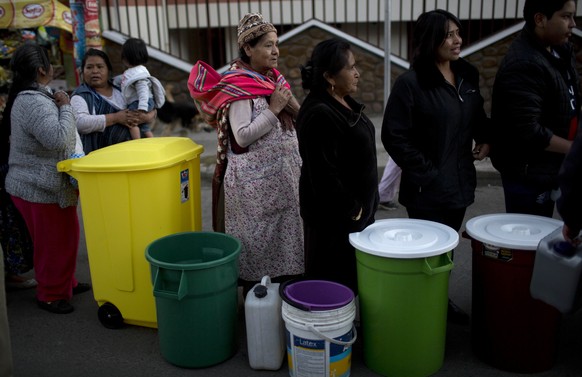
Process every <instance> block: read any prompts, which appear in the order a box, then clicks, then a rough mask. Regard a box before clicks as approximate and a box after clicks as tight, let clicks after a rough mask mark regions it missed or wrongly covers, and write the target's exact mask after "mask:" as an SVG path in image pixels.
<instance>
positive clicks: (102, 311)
mask: <svg viewBox="0 0 582 377" xmlns="http://www.w3.org/2000/svg"><path fill="white" fill-rule="evenodd" d="M97 316H98V317H99V321H100V322H101V324H102V325H103V326H105V327H107V328H108V329H119V328H121V327H123V316H122V315H121V312H120V311H119V309H117V306H115V305H113V304H111V303H109V302H106V303H105V304H103V305H101V306H100V307H99V310H98V311H97Z"/></svg>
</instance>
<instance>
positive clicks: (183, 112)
mask: <svg viewBox="0 0 582 377" xmlns="http://www.w3.org/2000/svg"><path fill="white" fill-rule="evenodd" d="M173 88H174V86H173V85H172V84H167V85H166V86H165V88H164V89H165V90H166V101H165V102H164V105H163V106H162V107H160V108H159V109H158V111H157V118H156V121H155V124H154V125H153V127H152V130H153V129H154V128H157V127H158V126H160V125H161V126H162V127H163V129H162V132H161V134H162V136H169V135H171V134H172V133H173V132H174V131H175V130H176V128H178V127H180V133H181V134H182V135H183V136H185V135H187V133H188V131H194V132H198V131H201V130H204V131H206V132H210V131H212V130H213V128H212V127H211V126H209V125H207V124H206V123H205V122H204V120H203V118H202V115H201V114H200V112H199V111H198V109H197V108H196V106H195V105H194V103H192V102H177V101H176V100H175V99H174V96H173V94H172V90H173Z"/></svg>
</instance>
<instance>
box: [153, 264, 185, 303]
mask: <svg viewBox="0 0 582 377" xmlns="http://www.w3.org/2000/svg"><path fill="white" fill-rule="evenodd" d="M160 271H161V268H159V267H158V269H157V271H156V276H155V278H154V295H155V296H157V297H164V298H169V299H172V300H178V301H180V300H182V299H183V298H184V297H186V294H187V293H188V292H187V291H188V288H187V287H188V284H187V283H186V273H185V272H184V270H182V273H181V275H180V284H179V285H178V290H177V291H169V290H167V289H163V288H162V287H161V286H162V278H161V277H160Z"/></svg>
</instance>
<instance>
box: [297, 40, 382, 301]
mask: <svg viewBox="0 0 582 377" xmlns="http://www.w3.org/2000/svg"><path fill="white" fill-rule="evenodd" d="M301 74H302V78H303V88H305V89H309V90H310V93H309V94H308V96H307V98H306V99H305V101H304V102H303V104H302V105H301V108H300V110H299V114H298V116H297V135H298V139H299V152H300V153H301V158H302V159H303V165H302V168H301V177H300V181H299V199H300V205H301V216H302V218H303V222H304V228H305V270H306V275H307V277H310V278H320V279H327V280H332V281H336V282H338V283H341V284H344V285H346V286H348V287H350V288H351V289H352V290H354V292H356V293H357V279H356V257H355V250H354V247H353V246H351V244H350V242H349V239H348V236H349V233H351V232H357V231H361V230H363V229H365V228H366V227H367V226H368V225H369V224H371V223H373V222H374V214H375V212H376V207H377V206H378V167H377V160H376V141H375V140H376V139H375V128H374V125H373V124H372V122H371V121H370V119H368V117H367V116H366V114H364V113H363V111H364V106H363V105H362V104H360V103H358V102H356V101H355V100H354V99H353V98H352V97H351V96H350V95H351V94H353V93H355V92H356V91H357V88H358V80H359V78H360V74H359V72H358V70H357V69H356V65H355V59H354V55H353V53H352V52H351V50H350V45H349V44H348V43H346V42H344V41H341V40H338V39H330V40H326V41H323V42H321V43H319V44H318V45H317V46H316V47H315V49H314V50H313V53H312V55H311V60H310V61H309V62H308V63H307V64H306V66H305V67H303V68H302V71H301Z"/></svg>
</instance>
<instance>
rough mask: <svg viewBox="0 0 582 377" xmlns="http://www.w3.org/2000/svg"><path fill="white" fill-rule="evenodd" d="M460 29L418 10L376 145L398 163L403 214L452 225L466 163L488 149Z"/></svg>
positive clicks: (470, 191) (464, 198)
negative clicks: (408, 56) (409, 52)
mask: <svg viewBox="0 0 582 377" xmlns="http://www.w3.org/2000/svg"><path fill="white" fill-rule="evenodd" d="M460 29H461V24H460V21H459V19H458V18H457V17H455V16H454V15H453V14H451V13H449V12H446V11H444V10H434V11H430V12H426V13H423V14H422V15H420V17H419V18H418V20H417V23H416V27H415V29H414V35H413V47H414V52H413V58H412V69H411V70H410V71H408V72H406V73H404V74H402V75H401V76H399V77H398V79H397V80H396V82H395V83H394V87H393V89H392V92H391V94H390V98H389V99H388V104H387V106H386V111H385V113H384V120H383V123H382V143H383V144H384V147H385V148H386V150H387V151H388V154H389V155H390V156H391V157H392V158H393V159H394V162H396V164H397V165H398V166H400V167H401V168H402V178H401V183H400V194H399V201H400V203H401V204H402V205H404V206H405V207H406V210H407V212H408V216H409V217H410V218H415V219H424V220H430V221H435V222H439V223H442V224H445V225H448V226H450V227H451V228H453V229H455V230H457V231H458V230H459V229H460V228H461V225H462V223H463V218H464V216H465V211H466V209H467V207H468V206H469V205H471V204H472V203H473V201H474V199H475V187H476V172H475V166H474V161H475V159H478V160H481V159H483V158H485V157H486V156H487V154H488V152H489V145H488V144H487V143H486V142H487V141H488V140H487V125H488V118H487V116H486V114H485V111H484V110H483V97H482V96H481V94H480V92H479V72H478V71H477V69H476V68H474V67H473V66H471V65H470V64H469V63H467V62H466V61H465V60H463V59H461V58H460V52H461V44H462V42H463V40H462V38H461V36H460V31H461V30H460ZM474 140H475V142H476V144H475V146H474V147H473V141H474ZM453 309H456V308H454V307H453ZM451 313H452V312H451V310H449V315H451Z"/></svg>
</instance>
